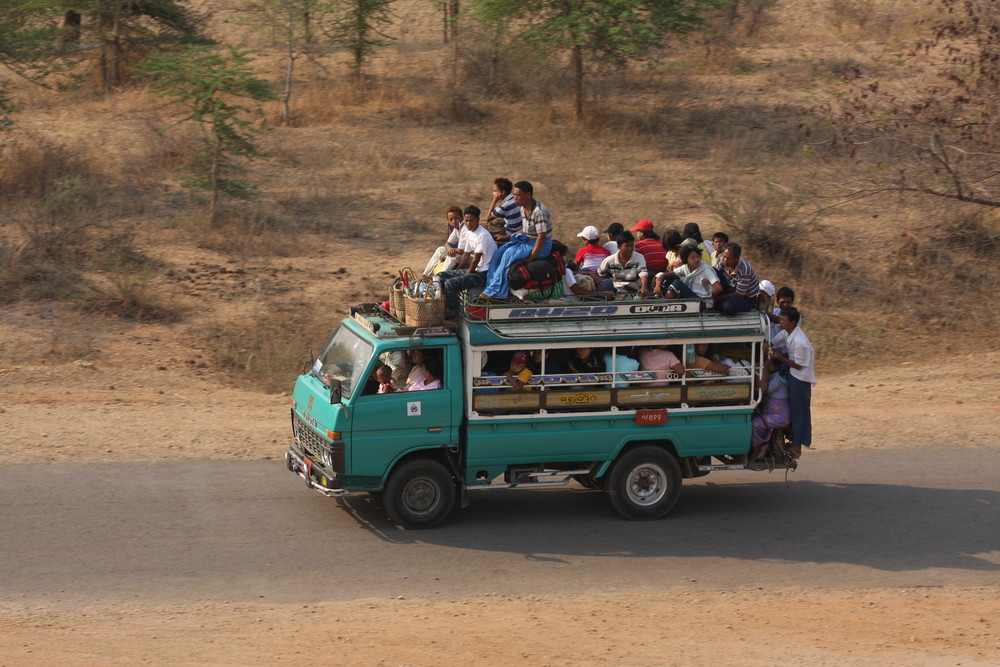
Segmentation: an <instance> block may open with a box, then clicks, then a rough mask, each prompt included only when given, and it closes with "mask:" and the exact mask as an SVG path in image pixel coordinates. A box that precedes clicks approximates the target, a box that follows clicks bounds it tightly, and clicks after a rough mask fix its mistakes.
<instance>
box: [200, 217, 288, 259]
mask: <svg viewBox="0 0 1000 667" xmlns="http://www.w3.org/2000/svg"><path fill="white" fill-rule="evenodd" d="M181 226H182V228H183V229H185V230H186V231H188V232H189V233H190V234H191V238H192V240H193V241H194V242H195V244H197V246H198V247H199V248H204V249H206V250H212V251H214V252H217V253H220V254H223V255H230V256H236V257H239V258H241V259H246V258H248V257H267V256H271V257H287V256H289V255H291V254H292V253H294V252H295V250H296V245H295V238H294V234H292V233H291V232H293V231H295V230H294V227H293V226H292V225H291V224H289V223H288V222H287V221H285V220H283V219H281V218H278V217H277V216H274V215H271V214H270V213H266V212H265V211H264V209H262V208H252V209H249V208H242V207H241V208H233V209H227V210H224V211H221V212H220V213H219V214H218V216H217V219H216V221H215V224H214V225H209V224H208V223H206V222H205V219H204V217H203V216H201V215H196V216H188V217H185V218H182V219H181Z"/></svg>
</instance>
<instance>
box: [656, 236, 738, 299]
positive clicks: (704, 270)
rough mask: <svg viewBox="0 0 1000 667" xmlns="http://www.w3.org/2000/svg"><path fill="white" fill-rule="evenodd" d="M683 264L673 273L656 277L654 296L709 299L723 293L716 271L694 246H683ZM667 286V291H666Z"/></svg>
mask: <svg viewBox="0 0 1000 667" xmlns="http://www.w3.org/2000/svg"><path fill="white" fill-rule="evenodd" d="M679 256H680V258H681V260H682V261H683V264H682V265H681V266H679V267H677V268H676V269H674V270H672V271H664V272H663V273H659V274H657V275H656V278H655V279H654V282H653V294H654V295H655V296H661V295H662V296H665V297H666V298H668V299H676V298H677V297H680V298H683V299H708V298H711V297H713V296H715V295H716V294H719V293H720V292H722V283H721V282H720V281H719V276H718V275H717V274H716V272H715V270H714V269H713V268H712V267H711V266H709V265H708V264H703V263H702V261H701V251H699V250H698V248H696V247H694V246H681V249H680V255H679ZM664 286H666V290H664Z"/></svg>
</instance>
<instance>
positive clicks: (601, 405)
mask: <svg viewBox="0 0 1000 667" xmlns="http://www.w3.org/2000/svg"><path fill="white" fill-rule="evenodd" d="M768 332H769V323H768V321H767V319H766V317H765V316H764V315H763V314H762V313H761V312H758V311H751V312H748V313H742V314H739V315H735V316H724V315H720V314H717V313H713V312H704V311H703V306H702V304H701V303H699V302H698V301H697V300H690V301H688V300H641V301H640V300H631V301H608V302H577V303H558V304H551V303H550V304H544V305H538V304H530V303H528V304H524V305H511V304H498V305H482V306H476V307H474V308H473V307H471V306H470V307H468V308H466V309H465V311H464V312H463V318H462V321H461V322H460V324H459V326H458V327H457V328H450V327H425V328H414V327H405V326H403V325H402V323H401V322H400V321H399V320H397V319H395V318H393V317H391V316H390V315H389V313H388V312H386V311H385V310H383V309H382V307H380V306H379V305H377V304H360V305H358V306H355V307H352V308H351V313H350V317H348V318H346V319H345V320H344V321H343V322H342V323H341V324H340V326H339V327H338V328H337V329H336V331H335V332H334V333H333V335H332V336H331V337H330V340H329V341H328V342H327V343H326V344H325V346H324V347H323V348H322V351H321V353H320V354H319V356H318V357H316V359H315V360H313V363H312V365H311V367H309V369H308V371H307V372H304V373H303V374H301V375H300V376H299V377H298V379H297V381H296V384H295V390H294V393H293V403H294V405H293V407H292V415H291V417H292V432H293V436H294V439H293V442H292V444H291V446H290V447H289V450H288V452H287V453H286V456H285V461H286V465H287V467H288V469H289V470H290V471H292V472H294V473H295V474H297V475H298V476H300V477H301V478H303V479H304V480H305V482H306V485H307V486H308V487H309V488H312V489H315V490H317V491H319V492H321V493H323V494H325V495H328V496H336V495H340V494H344V493H365V492H367V493H371V494H377V495H380V496H381V499H382V504H383V506H384V507H385V509H386V512H387V514H388V515H389V517H390V518H391V519H392V520H393V521H395V522H396V523H398V524H400V525H402V526H404V527H406V528H430V527H433V526H435V525H437V524H439V523H440V522H442V521H443V520H444V519H446V518H447V517H448V516H449V515H450V514H451V513H452V512H453V511H454V510H455V509H456V508H457V507H459V506H461V507H466V506H467V505H468V504H469V502H470V499H471V498H474V497H475V493H476V492H477V491H482V490H487V489H501V488H502V489H538V488H546V487H552V486H563V485H570V484H574V486H576V487H577V488H579V487H583V489H584V490H591V491H600V492H604V493H605V494H607V497H608V499H609V500H610V503H611V505H612V506H613V507H614V509H615V510H617V511H618V512H619V513H620V514H621V515H622V516H624V517H626V518H628V519H633V520H637V519H658V518H660V517H662V516H664V515H665V514H667V513H668V512H669V511H670V509H671V508H672V507H673V506H674V504H675V503H676V502H677V499H678V496H679V494H680V487H681V480H682V479H684V478H693V477H699V476H701V475H705V474H708V473H709V472H712V471H717V470H745V469H747V467H748V464H747V455H748V451H749V449H750V434H751V416H752V414H753V411H754V408H755V406H756V405H757V403H758V402H759V401H760V398H761V388H760V382H759V381H760V370H761V364H762V363H764V362H765V361H766V348H765V347H764V344H765V342H766V340H767V336H768ZM699 344H709V345H711V346H712V350H713V351H715V352H716V353H718V354H719V355H720V356H724V357H725V358H726V359H728V360H729V361H730V363H731V364H732V366H731V368H730V370H729V371H728V372H727V373H713V372H707V371H700V370H697V369H694V368H692V367H691V366H688V365H687V364H689V363H691V362H693V361H694V359H695V358H696V357H695V346H696V345H699ZM586 349H589V350H590V361H589V362H588V365H586V367H585V368H583V369H581V368H580V367H579V366H580V365H581V364H580V360H579V355H581V354H584V352H582V351H583V350H586ZM417 350H419V351H420V355H419V357H417V358H420V359H423V360H425V361H424V363H425V365H427V366H428V367H430V366H431V365H433V366H434V367H435V368H436V369H438V370H437V372H438V375H439V376H440V377H439V378H438V379H439V380H440V383H439V385H440V386H439V388H435V389H428V390H424V391H394V392H391V393H378V389H379V382H378V381H377V380H376V377H375V376H376V371H377V369H378V368H379V367H380V366H382V365H384V364H387V363H389V362H391V361H392V360H393V359H396V360H398V359H400V358H403V359H406V358H407V357H413V356H414V355H415V351H417ZM650 350H659V351H662V350H667V351H670V352H671V353H672V354H673V356H674V357H676V360H678V361H680V362H681V364H682V365H685V367H684V368H680V369H678V368H677V366H676V364H675V365H674V367H673V369H669V368H655V369H654V370H650V369H649V366H650V365H649V364H646V365H645V366H646V368H645V369H643V366H642V365H641V364H640V361H639V360H641V359H643V358H652V357H644V355H646V354H648V353H649V351H650ZM699 350H703V348H699ZM519 353H523V355H524V356H526V357H527V358H528V359H530V364H529V365H530V366H531V370H532V372H531V374H530V378H528V379H527V380H526V381H524V382H523V383H521V382H512V381H511V379H510V377H509V376H508V374H507V372H508V370H509V368H510V365H511V361H512V360H513V359H514V358H515V355H518V354H519ZM662 357H663V355H662V354H661V355H660V358H662ZM518 358H519V359H523V358H524V357H518ZM430 360H433V362H431V361H430ZM678 370H680V371H681V372H677V371H678ZM383 372H384V371H383ZM526 375H527V374H524V375H522V378H523V377H525V376H526ZM431 386H438V383H435V384H433V385H431Z"/></svg>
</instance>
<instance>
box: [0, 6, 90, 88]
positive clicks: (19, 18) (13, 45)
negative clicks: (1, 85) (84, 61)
mask: <svg viewBox="0 0 1000 667" xmlns="http://www.w3.org/2000/svg"><path fill="white" fill-rule="evenodd" d="M60 21H61V18H60V13H59V12H58V11H57V10H56V9H55V8H54V7H47V6H37V5H36V3H35V2H28V1H26V0H0V65H3V66H4V67H6V68H7V69H8V70H10V71H11V72H13V73H14V74H16V75H18V76H20V77H22V78H24V79H27V80H29V81H31V82H33V83H37V84H40V85H45V82H46V81H48V80H49V79H50V77H52V75H54V74H57V73H61V72H65V71H67V70H68V69H70V68H71V67H72V66H73V65H75V64H76V62H77V61H76V60H74V59H73V58H72V57H70V55H69V52H68V51H67V49H66V48H65V45H64V44H63V42H62V39H61V36H62V34H63V32H62V29H61V27H60Z"/></svg>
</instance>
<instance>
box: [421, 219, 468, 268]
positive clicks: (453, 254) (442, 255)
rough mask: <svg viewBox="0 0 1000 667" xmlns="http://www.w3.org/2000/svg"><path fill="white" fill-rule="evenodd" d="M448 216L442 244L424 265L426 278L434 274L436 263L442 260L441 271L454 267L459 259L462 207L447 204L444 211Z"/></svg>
mask: <svg viewBox="0 0 1000 667" xmlns="http://www.w3.org/2000/svg"><path fill="white" fill-rule="evenodd" d="M445 214H446V215H447V216H448V236H447V237H446V238H445V242H444V245H443V246H440V247H439V248H437V249H436V250H435V251H434V253H433V254H432V255H431V258H430V259H429V260H428V261H427V266H426V267H424V275H425V276H427V277H428V278H429V277H431V276H433V275H434V270H435V268H436V267H437V265H438V264H440V263H441V262H444V266H442V267H441V270H442V271H446V270H448V269H451V268H454V267H455V265H456V264H457V263H458V260H459V254H460V253H459V252H458V241H459V237H460V235H461V233H462V229H463V224H462V209H460V208H459V207H457V206H449V207H448V210H447V211H446V213H445Z"/></svg>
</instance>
